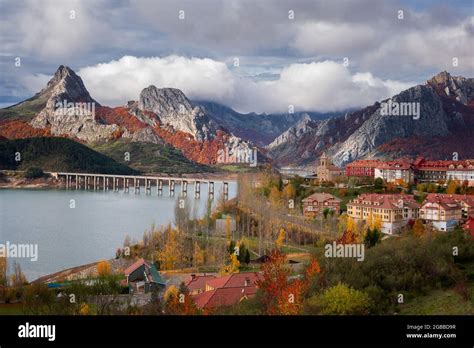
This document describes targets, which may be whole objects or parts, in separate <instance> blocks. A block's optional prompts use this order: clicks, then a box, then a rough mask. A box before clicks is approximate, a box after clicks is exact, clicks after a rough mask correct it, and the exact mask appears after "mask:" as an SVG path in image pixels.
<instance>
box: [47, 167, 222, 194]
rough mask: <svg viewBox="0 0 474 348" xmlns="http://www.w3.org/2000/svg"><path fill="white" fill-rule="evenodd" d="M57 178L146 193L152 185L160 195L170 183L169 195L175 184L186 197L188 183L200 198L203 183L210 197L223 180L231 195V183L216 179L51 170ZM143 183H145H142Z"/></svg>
mask: <svg viewBox="0 0 474 348" xmlns="http://www.w3.org/2000/svg"><path fill="white" fill-rule="evenodd" d="M49 174H51V175H52V176H53V177H54V178H55V179H58V180H61V181H63V180H64V182H65V185H66V189H76V190H80V189H84V190H93V191H98V190H102V191H109V190H112V191H114V192H119V191H120V190H123V192H124V193H129V192H130V187H132V189H133V192H134V193H136V194H139V193H140V188H141V187H143V188H144V191H145V193H146V194H151V193H152V187H154V188H155V190H156V194H157V195H158V196H162V195H163V187H164V186H165V185H168V188H169V190H168V192H169V196H174V195H175V191H176V189H175V186H176V185H179V186H180V194H181V196H184V197H186V196H187V193H188V185H189V184H190V185H193V186H194V197H195V198H200V196H201V185H202V184H203V185H208V190H207V192H208V194H209V198H210V199H213V198H214V184H215V183H216V182H219V183H220V182H222V186H223V194H224V198H225V199H228V197H229V183H228V182H227V181H214V180H205V179H194V178H179V177H174V178H173V177H160V176H142V175H115V174H92V173H65V172H50V173H49ZM142 184H143V185H142Z"/></svg>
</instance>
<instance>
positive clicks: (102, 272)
mask: <svg viewBox="0 0 474 348" xmlns="http://www.w3.org/2000/svg"><path fill="white" fill-rule="evenodd" d="M97 273H98V274H99V276H101V277H103V276H106V275H108V274H110V264H109V263H108V262H107V261H106V260H102V261H100V262H99V263H98V264H97Z"/></svg>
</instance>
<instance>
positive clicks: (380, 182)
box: [374, 178, 383, 190]
mask: <svg viewBox="0 0 474 348" xmlns="http://www.w3.org/2000/svg"><path fill="white" fill-rule="evenodd" d="M374 188H375V189H377V190H380V189H382V188H383V179H382V178H377V179H375V180H374Z"/></svg>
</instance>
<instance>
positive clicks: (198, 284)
mask: <svg viewBox="0 0 474 348" xmlns="http://www.w3.org/2000/svg"><path fill="white" fill-rule="evenodd" d="M213 279H216V276H215V275H197V276H195V277H194V278H192V277H190V278H189V279H188V280H186V282H185V285H186V287H187V288H188V289H189V291H191V292H193V291H194V290H202V291H204V290H205V289H206V283H207V282H208V281H211V280H213Z"/></svg>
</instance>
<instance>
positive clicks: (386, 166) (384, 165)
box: [374, 159, 415, 183]
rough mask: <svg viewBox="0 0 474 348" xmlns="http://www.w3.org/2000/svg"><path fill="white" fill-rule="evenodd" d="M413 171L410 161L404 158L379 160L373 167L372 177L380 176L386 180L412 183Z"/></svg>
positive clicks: (413, 178)
mask: <svg viewBox="0 0 474 348" xmlns="http://www.w3.org/2000/svg"><path fill="white" fill-rule="evenodd" d="M414 174H415V172H414V170H413V166H412V163H411V162H410V161H409V160H406V159H399V160H396V161H390V162H381V163H380V164H378V165H377V166H376V167H375V169H374V178H375V179H377V178H381V179H383V180H384V181H386V182H395V183H401V182H402V181H403V182H405V183H413V182H414V180H415V175H414Z"/></svg>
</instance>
